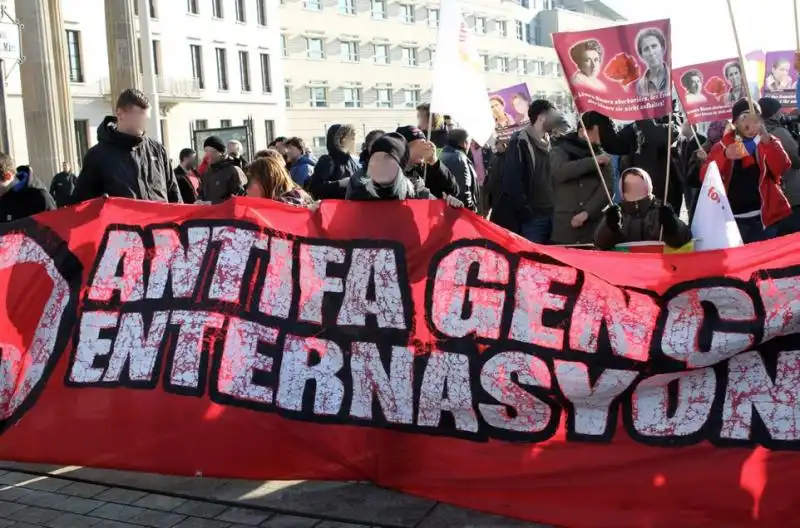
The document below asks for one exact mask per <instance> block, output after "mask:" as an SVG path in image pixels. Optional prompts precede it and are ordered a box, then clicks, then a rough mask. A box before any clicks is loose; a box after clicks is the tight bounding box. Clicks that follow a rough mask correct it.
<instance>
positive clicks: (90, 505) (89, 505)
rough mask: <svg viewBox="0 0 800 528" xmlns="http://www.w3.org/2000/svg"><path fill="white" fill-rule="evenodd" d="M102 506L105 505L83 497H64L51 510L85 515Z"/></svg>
mask: <svg viewBox="0 0 800 528" xmlns="http://www.w3.org/2000/svg"><path fill="white" fill-rule="evenodd" d="M104 504H106V503H105V502H102V501H99V500H95V499H84V498H83V497H70V496H68V495H65V496H64V500H62V501H61V502H59V503H57V504H54V505H53V506H51V508H53V509H55V510H61V511H65V512H70V513H80V514H87V513H91V512H93V511H94V510H96V509H98V508H99V507H100V506H102V505H104Z"/></svg>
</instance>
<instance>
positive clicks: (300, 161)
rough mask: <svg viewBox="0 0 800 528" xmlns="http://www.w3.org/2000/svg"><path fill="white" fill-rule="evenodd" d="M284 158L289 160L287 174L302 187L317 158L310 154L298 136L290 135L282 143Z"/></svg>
mask: <svg viewBox="0 0 800 528" xmlns="http://www.w3.org/2000/svg"><path fill="white" fill-rule="evenodd" d="M284 146H285V147H286V159H287V160H289V175H290V176H291V177H292V180H294V182H295V183H296V184H297V185H299V186H301V187H304V186H305V185H306V183H308V180H310V179H311V175H312V174H314V167H315V166H316V165H317V158H315V157H314V156H312V155H311V153H310V152H309V151H308V149H307V148H306V144H305V142H304V141H303V140H302V139H300V138H299V137H291V138H289V139H287V140H286V142H285V143H284Z"/></svg>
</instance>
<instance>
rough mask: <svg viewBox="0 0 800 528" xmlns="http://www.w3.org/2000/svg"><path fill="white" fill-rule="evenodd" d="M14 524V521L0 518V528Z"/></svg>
mask: <svg viewBox="0 0 800 528" xmlns="http://www.w3.org/2000/svg"><path fill="white" fill-rule="evenodd" d="M14 525H15V523H14V521H9V520H8V519H0V528H9V527H13V526H14Z"/></svg>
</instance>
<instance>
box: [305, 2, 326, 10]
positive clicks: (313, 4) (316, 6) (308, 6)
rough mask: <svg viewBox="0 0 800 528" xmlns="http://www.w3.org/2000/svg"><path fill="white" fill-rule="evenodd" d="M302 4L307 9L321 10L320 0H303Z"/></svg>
mask: <svg viewBox="0 0 800 528" xmlns="http://www.w3.org/2000/svg"><path fill="white" fill-rule="evenodd" d="M303 6H304V7H305V8H306V9H308V10H309V11H322V0H304V1H303Z"/></svg>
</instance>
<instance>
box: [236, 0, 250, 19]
mask: <svg viewBox="0 0 800 528" xmlns="http://www.w3.org/2000/svg"><path fill="white" fill-rule="evenodd" d="M233 6H234V8H235V9H236V21H237V22H247V11H246V10H245V9H246V8H245V6H244V0H234V3H233Z"/></svg>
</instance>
